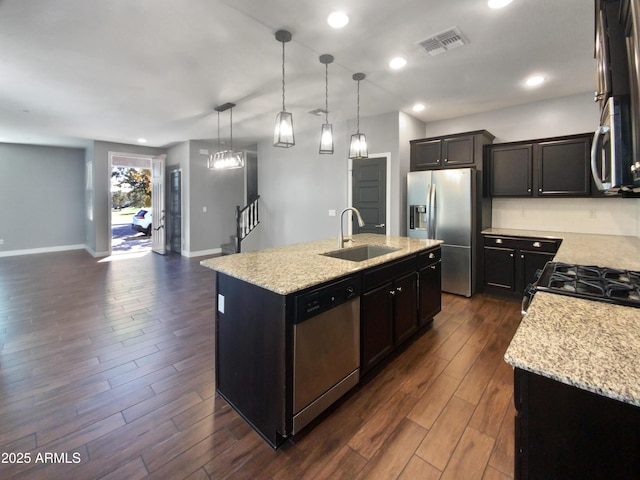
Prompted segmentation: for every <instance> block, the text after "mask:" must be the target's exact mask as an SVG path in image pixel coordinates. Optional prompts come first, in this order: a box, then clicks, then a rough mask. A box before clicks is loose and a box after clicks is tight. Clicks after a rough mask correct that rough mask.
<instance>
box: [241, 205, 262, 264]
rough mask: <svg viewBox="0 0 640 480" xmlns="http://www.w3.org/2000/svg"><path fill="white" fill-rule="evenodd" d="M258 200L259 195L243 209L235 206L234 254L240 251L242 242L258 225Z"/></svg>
mask: <svg viewBox="0 0 640 480" xmlns="http://www.w3.org/2000/svg"><path fill="white" fill-rule="evenodd" d="M259 199H260V195H258V196H257V197H256V199H255V200H254V201H253V202H251V203H249V204H248V205H247V206H245V207H243V208H240V205H238V206H236V253H240V251H241V243H242V240H244V239H245V238H246V237H247V235H249V234H250V233H251V232H252V231H253V229H254V228H256V227H257V226H258V224H259V223H260V210H259V208H258V200H259Z"/></svg>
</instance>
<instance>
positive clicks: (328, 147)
mask: <svg viewBox="0 0 640 480" xmlns="http://www.w3.org/2000/svg"><path fill="white" fill-rule="evenodd" d="M331 62H333V56H332V55H328V54H325V55H320V63H323V64H324V124H323V125H322V130H321V131H320V153H331V154H332V153H333V127H332V126H331V124H330V123H329V64H330V63H331Z"/></svg>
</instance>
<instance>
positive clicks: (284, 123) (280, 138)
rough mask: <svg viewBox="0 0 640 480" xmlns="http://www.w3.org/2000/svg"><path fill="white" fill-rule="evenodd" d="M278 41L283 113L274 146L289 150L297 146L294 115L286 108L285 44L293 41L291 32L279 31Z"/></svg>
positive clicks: (279, 120)
mask: <svg viewBox="0 0 640 480" xmlns="http://www.w3.org/2000/svg"><path fill="white" fill-rule="evenodd" d="M276 40H278V41H279V42H281V43H282V111H281V112H280V113H278V115H277V116H276V128H275V131H274V133H273V146H274V147H285V148H289V147H293V146H294V145H295V144H296V142H295V139H294V138H293V115H291V113H289V112H287V110H286V109H285V107H284V44H285V43H288V42H290V41H291V32H288V31H287V30H278V31H277V32H276Z"/></svg>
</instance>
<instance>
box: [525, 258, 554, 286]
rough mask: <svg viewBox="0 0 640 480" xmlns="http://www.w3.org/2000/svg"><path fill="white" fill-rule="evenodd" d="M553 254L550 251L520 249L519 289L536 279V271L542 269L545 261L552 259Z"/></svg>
mask: <svg viewBox="0 0 640 480" xmlns="http://www.w3.org/2000/svg"><path fill="white" fill-rule="evenodd" d="M553 256H554V255H553V254H552V253H542V252H529V251H526V250H523V251H521V252H520V261H521V262H522V279H521V284H520V285H519V289H520V290H524V289H525V288H526V286H527V285H529V284H530V283H533V282H534V281H535V280H536V272H537V271H538V270H542V269H543V268H544V266H545V265H546V264H547V262H550V261H551V260H553Z"/></svg>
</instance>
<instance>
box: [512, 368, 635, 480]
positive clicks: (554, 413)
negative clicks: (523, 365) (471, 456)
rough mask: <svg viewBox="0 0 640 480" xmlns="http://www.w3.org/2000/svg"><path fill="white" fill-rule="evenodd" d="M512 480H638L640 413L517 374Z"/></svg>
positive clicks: (577, 390) (599, 397)
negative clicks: (555, 479)
mask: <svg viewBox="0 0 640 480" xmlns="http://www.w3.org/2000/svg"><path fill="white" fill-rule="evenodd" d="M514 403H515V407H516V417H515V429H514V430H515V449H514V452H515V458H514V478H515V480H547V479H551V478H557V479H567V480H573V479H576V480H578V479H579V480H600V479H603V478H606V479H621V480H622V479H625V480H626V479H637V478H640V407H637V406H635V405H631V404H627V403H623V402H620V401H618V400H614V399H611V398H607V397H604V396H602V395H597V394H595V393H592V392H588V391H586V390H582V389H580V388H577V387H574V386H571V385H567V384H564V383H561V382H559V381H556V380H553V379H550V378H547V377H543V376H541V375H536V374H534V373H531V372H527V371H525V370H521V369H519V368H516V369H515V372H514Z"/></svg>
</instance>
